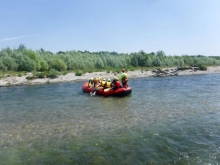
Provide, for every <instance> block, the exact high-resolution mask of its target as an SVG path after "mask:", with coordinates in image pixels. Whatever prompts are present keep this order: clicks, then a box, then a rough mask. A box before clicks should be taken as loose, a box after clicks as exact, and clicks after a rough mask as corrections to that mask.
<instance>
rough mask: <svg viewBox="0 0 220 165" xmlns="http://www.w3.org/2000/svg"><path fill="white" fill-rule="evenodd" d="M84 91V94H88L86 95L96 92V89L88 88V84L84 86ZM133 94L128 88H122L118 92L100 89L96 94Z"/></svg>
mask: <svg viewBox="0 0 220 165" xmlns="http://www.w3.org/2000/svg"><path fill="white" fill-rule="evenodd" d="M82 90H83V92H86V93H90V92H94V88H90V87H88V82H86V83H84V84H83V86H82ZM131 92H132V89H131V88H130V87H127V88H123V87H121V88H119V89H116V90H113V89H106V90H103V89H100V90H97V91H96V94H98V95H103V96H126V95H128V94H130V93H131Z"/></svg>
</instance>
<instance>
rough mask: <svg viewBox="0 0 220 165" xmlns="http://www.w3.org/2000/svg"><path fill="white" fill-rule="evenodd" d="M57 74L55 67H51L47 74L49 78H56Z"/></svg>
mask: <svg viewBox="0 0 220 165" xmlns="http://www.w3.org/2000/svg"><path fill="white" fill-rule="evenodd" d="M58 75H59V72H58V71H56V70H55V69H51V70H50V71H49V73H48V75H47V77H49V78H57V77H58Z"/></svg>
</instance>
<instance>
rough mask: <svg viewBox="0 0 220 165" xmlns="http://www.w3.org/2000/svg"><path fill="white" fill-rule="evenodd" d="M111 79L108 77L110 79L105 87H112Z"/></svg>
mask: <svg viewBox="0 0 220 165" xmlns="http://www.w3.org/2000/svg"><path fill="white" fill-rule="evenodd" d="M111 84H112V83H111V79H108V81H107V82H106V83H105V86H104V88H111Z"/></svg>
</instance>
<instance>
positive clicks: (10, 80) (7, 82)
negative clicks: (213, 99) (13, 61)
mask: <svg viewBox="0 0 220 165" xmlns="http://www.w3.org/2000/svg"><path fill="white" fill-rule="evenodd" d="M170 69H175V68H170ZM212 73H220V66H218V67H208V69H207V70H206V71H200V70H197V71H195V70H191V69H188V70H182V71H178V72H177V75H193V74H212ZM127 74H128V76H129V78H138V77H150V76H155V74H154V73H153V72H152V70H150V71H141V70H137V71H128V72H127ZM28 76H31V73H28V74H27V75H25V76H21V77H18V76H13V77H6V78H2V79H0V87H4V86H13V85H32V84H44V83H59V82H67V81H87V80H89V79H90V78H91V77H100V78H106V79H108V78H110V79H112V78H113V77H115V76H118V77H119V74H116V73H106V72H94V73H86V74H83V75H82V76H76V75H75V73H68V74H66V75H60V76H59V77H58V78H55V79H50V78H43V79H41V78H38V79H34V80H27V79H26V77H28Z"/></svg>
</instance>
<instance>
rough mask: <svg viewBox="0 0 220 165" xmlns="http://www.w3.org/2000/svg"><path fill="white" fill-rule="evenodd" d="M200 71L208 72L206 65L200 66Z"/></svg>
mask: <svg viewBox="0 0 220 165" xmlns="http://www.w3.org/2000/svg"><path fill="white" fill-rule="evenodd" d="M199 69H200V70H207V67H206V66H204V65H201V66H199Z"/></svg>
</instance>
